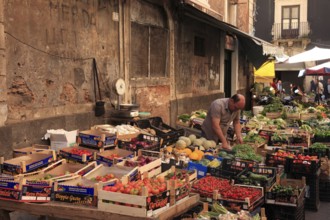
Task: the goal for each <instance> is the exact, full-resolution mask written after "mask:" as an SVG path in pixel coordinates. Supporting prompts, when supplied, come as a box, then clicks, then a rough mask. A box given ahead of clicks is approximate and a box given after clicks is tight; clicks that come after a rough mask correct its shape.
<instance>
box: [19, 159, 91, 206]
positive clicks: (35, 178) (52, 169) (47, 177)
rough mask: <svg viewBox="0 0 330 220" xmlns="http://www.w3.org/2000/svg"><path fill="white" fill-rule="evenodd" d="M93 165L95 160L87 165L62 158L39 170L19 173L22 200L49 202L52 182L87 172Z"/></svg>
mask: <svg viewBox="0 0 330 220" xmlns="http://www.w3.org/2000/svg"><path fill="white" fill-rule="evenodd" d="M94 167H96V162H92V163H90V164H88V165H83V164H69V163H66V160H64V159H63V160H60V161H58V162H56V163H54V164H52V165H51V166H49V167H46V168H45V169H43V170H41V171H37V172H34V173H28V174H22V175H19V178H23V186H22V194H21V196H22V200H24V201H32V202H41V201H46V202H49V201H50V198H51V189H52V185H53V182H55V181H57V182H60V181H62V179H65V178H68V177H71V176H73V175H82V174H84V173H88V172H89V171H90V170H92V169H93V168H94Z"/></svg>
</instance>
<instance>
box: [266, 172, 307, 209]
mask: <svg viewBox="0 0 330 220" xmlns="http://www.w3.org/2000/svg"><path fill="white" fill-rule="evenodd" d="M275 185H281V186H291V187H292V188H294V189H295V190H294V193H293V195H292V196H287V195H281V194H277V193H273V192H272V189H273V188H274V187H275ZM305 192H306V178H305V177H303V178H302V179H301V180H299V179H281V178H280V177H279V176H278V175H277V177H276V184H274V185H273V186H272V187H271V188H270V189H269V190H268V191H267V192H266V194H265V202H266V204H274V205H282V206H291V207H301V206H302V205H303V204H304V202H305Z"/></svg>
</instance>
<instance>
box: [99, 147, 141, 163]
mask: <svg viewBox="0 0 330 220" xmlns="http://www.w3.org/2000/svg"><path fill="white" fill-rule="evenodd" d="M112 155H116V156H115V157H114V156H112ZM132 157H134V153H133V152H132V151H127V150H123V149H118V148H116V149H113V150H107V151H104V152H101V153H99V154H98V155H97V159H96V160H97V162H98V163H102V164H105V165H107V166H112V164H114V163H117V162H121V161H123V160H124V159H125V158H132Z"/></svg>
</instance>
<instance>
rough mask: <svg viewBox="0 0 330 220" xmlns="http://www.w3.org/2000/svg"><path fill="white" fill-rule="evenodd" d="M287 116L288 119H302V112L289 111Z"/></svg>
mask: <svg viewBox="0 0 330 220" xmlns="http://www.w3.org/2000/svg"><path fill="white" fill-rule="evenodd" d="M286 117H287V118H288V119H300V113H298V112H297V113H287V114H286Z"/></svg>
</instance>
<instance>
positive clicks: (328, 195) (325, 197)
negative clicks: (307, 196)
mask: <svg viewBox="0 0 330 220" xmlns="http://www.w3.org/2000/svg"><path fill="white" fill-rule="evenodd" d="M319 192H320V201H323V202H330V179H329V178H327V179H323V178H321V179H320V191H319Z"/></svg>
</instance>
